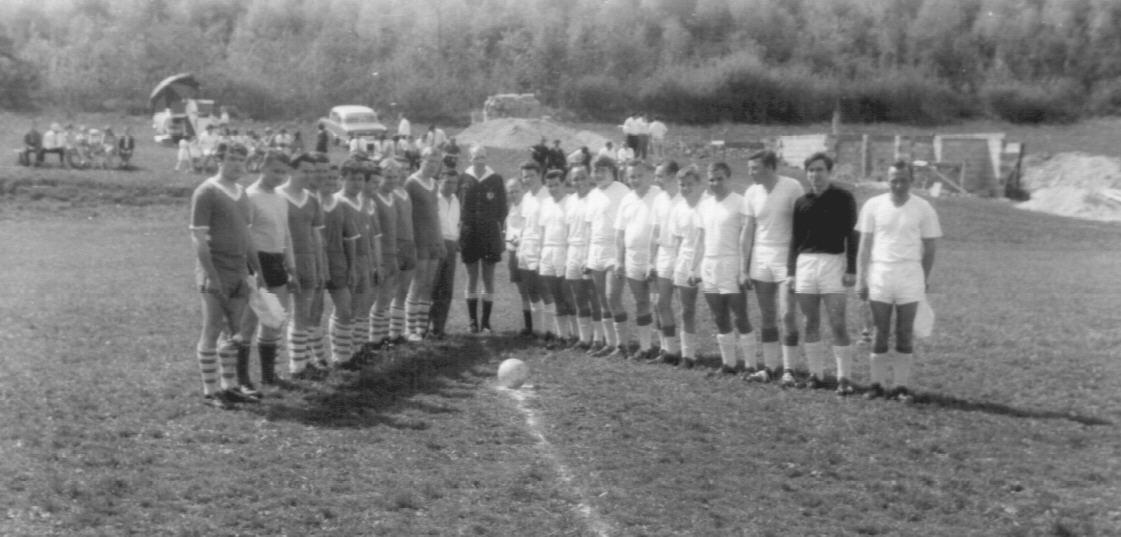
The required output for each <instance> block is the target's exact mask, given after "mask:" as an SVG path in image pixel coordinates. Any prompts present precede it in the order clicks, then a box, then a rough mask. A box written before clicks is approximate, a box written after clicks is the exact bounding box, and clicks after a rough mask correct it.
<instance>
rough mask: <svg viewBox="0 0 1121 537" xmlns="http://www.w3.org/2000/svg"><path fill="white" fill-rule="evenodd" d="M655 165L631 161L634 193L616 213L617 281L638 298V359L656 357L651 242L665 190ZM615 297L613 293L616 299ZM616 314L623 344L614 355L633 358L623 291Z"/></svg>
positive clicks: (616, 303)
mask: <svg viewBox="0 0 1121 537" xmlns="http://www.w3.org/2000/svg"><path fill="white" fill-rule="evenodd" d="M653 172H654V169H653V166H651V165H650V164H648V163H646V162H643V161H632V162H630V163H628V164H627V183H629V184H630V186H631V192H630V193H629V194H627V195H626V196H624V197H623V201H622V202H621V203H620V204H619V214H617V215H616V216H615V232H616V239H615V277H614V280H615V282H616V283H622V282H623V281H625V282H626V284H627V286H628V287H630V289H631V295H632V296H633V297H634V303H635V304H634V308H635V325H636V326H637V331H638V354H637V356H636V358H645V359H650V358H653V357H654V352H653V350H654V347H653V342H652V337H651V336H652V335H653V334H652V333H651V329H652V328H653V324H654V316H653V314H652V310H651V307H650V276H651V275H652V272H653V270H654V259H653V257H652V254H653V251H652V247H651V244H652V243H653V238H654V200H655V199H657V198H658V195H659V194H661V192H662V191H661V189H660V188H658V187H656V186H654V176H653ZM614 298H615V296H612V299H614ZM611 311H612V312H613V313H615V329H616V331H617V332H618V333H619V345H618V346H617V347H616V348H615V352H613V353H612V355H613V356H619V357H622V358H627V357H629V354H630V353H629V349H628V348H627V339H628V338H627V337H626V335H625V334H626V331H627V327H626V323H627V313H626V310H625V309H624V307H623V300H622V293H621V292H620V293H619V294H618V300H614V301H613V302H612V303H611Z"/></svg>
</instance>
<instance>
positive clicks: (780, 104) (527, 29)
mask: <svg viewBox="0 0 1121 537" xmlns="http://www.w3.org/2000/svg"><path fill="white" fill-rule="evenodd" d="M1119 57H1121V3H1119V2H1117V1H1116V0H891V1H887V2H871V1H867V0H829V1H827V2H821V1H817V0H562V1H558V0H45V1H44V0H14V1H11V2H4V3H0V107H3V108H9V109H23V108H28V107H34V106H51V107H62V108H65V109H70V110H96V109H130V110H134V111H142V110H143V109H144V107H145V106H146V104H147V95H148V92H149V91H150V90H151V88H152V87H153V85H154V84H155V83H156V82H158V81H159V80H161V79H162V78H164V77H166V76H168V75H170V74H173V73H177V72H182V71H188V72H192V73H195V74H196V76H197V77H198V78H199V79H200V80H201V81H202V82H203V84H204V89H205V92H206V94H207V96H209V97H212V98H215V99H217V100H219V101H220V102H222V103H228V104H234V105H236V106H237V107H238V108H239V109H241V110H243V111H246V112H247V113H248V114H250V115H251V116H253V117H257V118H279V117H314V116H316V115H321V114H322V113H324V111H325V110H326V109H327V108H328V107H330V106H332V105H334V104H340V103H363V104H369V105H372V106H374V107H375V108H377V109H379V110H382V111H386V110H389V109H391V108H395V109H399V110H402V111H405V112H406V113H407V114H408V115H409V116H410V117H415V118H417V119H420V120H441V121H455V122H463V121H465V119H466V117H467V115H468V111H470V110H472V109H478V108H479V107H481V105H482V102H483V101H484V100H485V98H486V96H487V95H490V94H493V93H500V92H533V93H536V94H537V95H538V97H539V98H540V99H541V100H542V101H543V102H544V103H546V104H547V105H549V106H552V107H555V108H557V109H562V110H565V111H567V112H570V113H573V114H576V115H579V116H582V117H587V118H598V119H604V120H612V121H614V120H618V119H620V118H621V117H623V116H624V115H625V114H627V113H629V112H632V111H636V110H641V111H644V112H646V113H649V114H653V115H658V116H661V117H663V118H665V119H667V120H670V121H676V122H685V123H707V122H714V121H745V122H793V123H804V122H816V121H823V120H828V119H829V118H830V117H831V116H832V114H833V111H834V110H840V111H841V113H842V115H843V117H844V118H845V120H846V121H864V122H872V121H896V122H907V123H933V122H942V121H952V120H955V119H958V118H965V117H975V116H984V115H991V116H997V117H1001V118H1005V119H1009V120H1012V121H1018V122H1053V121H1064V120H1070V119H1075V118H1077V117H1080V116H1084V115H1094V114H1111V113H1115V112H1118V111H1119V110H1121V61H1118V60H1117V58H1119Z"/></svg>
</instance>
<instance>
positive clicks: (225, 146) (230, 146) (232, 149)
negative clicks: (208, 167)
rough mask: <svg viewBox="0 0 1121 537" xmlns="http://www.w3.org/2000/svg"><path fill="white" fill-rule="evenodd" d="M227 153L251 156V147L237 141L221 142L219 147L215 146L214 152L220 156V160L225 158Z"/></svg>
mask: <svg viewBox="0 0 1121 537" xmlns="http://www.w3.org/2000/svg"><path fill="white" fill-rule="evenodd" d="M227 153H232V154H236V155H241V156H243V157H247V156H249V148H247V147H245V146H244V145H242V144H239V143H237V142H221V143H219V144H218V147H216V148H214V154H215V156H217V157H218V160H224V159H225V158H226V154H227Z"/></svg>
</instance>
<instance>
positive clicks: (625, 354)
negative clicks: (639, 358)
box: [606, 345, 631, 360]
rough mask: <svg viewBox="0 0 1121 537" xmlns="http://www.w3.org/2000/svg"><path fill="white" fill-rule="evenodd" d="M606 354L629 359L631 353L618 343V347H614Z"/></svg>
mask: <svg viewBox="0 0 1121 537" xmlns="http://www.w3.org/2000/svg"><path fill="white" fill-rule="evenodd" d="M606 356H607V357H608V358H621V359H623V360H629V359H630V357H631V353H630V351H628V350H627V347H626V346H624V345H619V346H618V347H615V350H613V351H611V352H610V353H608V354H607V355H606Z"/></svg>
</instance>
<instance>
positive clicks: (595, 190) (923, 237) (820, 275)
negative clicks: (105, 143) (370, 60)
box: [191, 145, 941, 408]
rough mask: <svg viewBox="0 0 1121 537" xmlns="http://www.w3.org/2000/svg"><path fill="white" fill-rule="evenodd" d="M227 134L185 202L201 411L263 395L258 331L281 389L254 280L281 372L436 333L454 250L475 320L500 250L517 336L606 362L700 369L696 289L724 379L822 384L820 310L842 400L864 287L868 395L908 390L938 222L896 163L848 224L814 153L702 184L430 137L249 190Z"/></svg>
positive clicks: (847, 211) (714, 171)
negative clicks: (636, 360)
mask: <svg viewBox="0 0 1121 537" xmlns="http://www.w3.org/2000/svg"><path fill="white" fill-rule="evenodd" d="M220 149H221V152H220V160H221V166H220V169H219V172H218V174H217V175H216V176H215V177H213V178H211V179H209V180H207V181H206V182H204V183H203V184H202V185H200V186H199V188H198V189H197V190H196V192H195V194H194V196H193V198H192V204H191V219H192V223H191V229H192V233H193V237H194V244H195V247H196V252H197V254H198V255H197V257H198V269H197V279H198V283H199V286H200V291H202V293H201V295H202V302H203V320H204V323H203V324H204V327H203V332H202V335H201V337H200V340H199V344H198V347H197V357H198V360H199V365H200V370H201V372H202V378H203V388H204V395H205V401H206V402H207V403H208V404H212V405H214V406H219V407H222V408H228V407H230V406H232V404H233V403H235V402H239V401H252V400H256V399H258V398H259V397H260V392H259V391H257V389H256V388H255V387H254V386H253V385H252V383H251V381H250V379H249V372H248V363H249V362H248V359H249V342H250V341H251V339H252V338H253V334H254V332H257V334H256V336H257V346H258V349H259V353H260V361H261V367H262V373H261V379H262V382H263V383H265V384H275V383H276V382H277V379H276V376H275V361H276V356H277V349H278V346H279V345H280V343H281V340H282V338H283V336H284V333H283V328H278V327H270V326H265V325H263V324H262V325H261V326H257V325H258V323H257V320H256V318H255V316H254V314H253V312H252V310H251V309H249V308H246V307H245V305H246V302H247V298H248V296H249V294H250V292H251V291H252V287H254V286H259V287H260V288H262V289H267V290H268V292H272V293H276V294H277V295H278V297H279V298H280V299H281V301H282V302H283V303H285V304H290V305H289V308H290V312H291V322H289V323H288V327H287V339H288V351H289V353H288V354H289V357H290V361H289V366H288V369H289V372H290V373H291V374H292V375H293V376H294V377H296V378H299V377H315V376H317V375H319V374H321V373H322V372H323V371H324V368H325V367H326V365H327V363H328V361H330V362H333V363H335V364H337V365H339V366H340V367H353V366H355V365H357V364H356V363H355V359H354V358H353V356H354V349H356V348H362V347H363V346H364V345H365V346H367V347H381V346H384V345H386V344H390V343H394V342H401V341H418V340H420V339H423V338H425V337H427V336H434V337H441V336H442V334H443V327H444V325H445V324H446V321H447V315H448V311H449V309H450V302H451V282H452V281H453V280H454V270H455V265H456V263H457V262H456V259H455V258H456V253H457V252H458V253H460V255H461V257H462V260H463V262H464V264H465V265H466V267H467V272H468V285H467V291H466V295H467V306H468V313H469V315H470V322H471V324H470V326H471V328H470V329H471V331H472V332H484V333H489V332H490V330H491V327H490V313H491V311H492V308H493V302H492V297H493V296H494V268H495V265H496V264H497V262H498V261H499V260H500V259H501V257H502V255H503V253H505V252H506V251H507V250H508V251H509V255H508V258H509V262H510V273H511V276H512V278H511V279H512V280H513V281H514V282H515V283H516V284H517V286H518V290H519V294H520V295H521V299H522V306H523V318H524V323H525V328H524V329H523V334H526V335H537V336H538V337H540V338H541V340H542V341H543V342H544V344H545V345H546V346H549V347H553V346H556V345H558V344H561V343H562V342H563V343H564V344H567V345H569V346H572V347H579V348H581V349H585V350H586V351H587V352H589V353H591V354H596V355H601V356H622V357H631V356H634V357H641V358H646V359H650V360H662V361H666V362H671V363H680V364H682V365H684V366H686V367H690V366H692V365H693V364H694V363H695V361H696V352H695V334H696V322H695V302H696V297H697V294H698V293H703V294H704V296H705V299H706V302H707V303H708V304H709V306H710V308H711V309H712V313H713V317H714V320H715V323H716V325H717V331H718V335H717V341H718V345H719V348H720V354H721V357H722V360H723V364H724V365H723V370H724V371H725V372H727V373H739V372H741V371H744V372H746V373H747V374H748V378H750V379H754V380H760V381H770V380H771V379H772V378H779V376H780V375H781V382H782V383H783V385H809V386H822V385H823V382H824V381H825V378H826V377H825V362H826V359H825V348H824V345H823V343H822V341H821V333H820V332H821V330H820V314H819V312H820V310H821V305H822V304H824V305H825V309H826V311H827V313H828V317H829V320H830V326H831V327H832V329H833V330H832V332H833V353H834V355H835V357H836V362H837V386H838V387H837V390H838V393H840V394H843V395H844V394H849V393H852V391H853V388H852V382H851V380H850V376H851V373H850V370H851V359H852V358H851V344H850V342H849V337H848V333H847V324H846V321H845V317H844V308H845V303H846V288H849V287H852V286H854V285H855V284H857V283H858V282H859V286H858V290H859V293H860V294H861V296H862V298H866V299H870V305H871V311H872V315H873V319H874V322H875V324H876V328H877V330H876V337H875V342H874V345H873V353H872V357H871V361H872V362H871V364H872V379H871V380H872V385H871V389H870V391H869V393H868V394H867V395H868V396H873V397H874V396H884V395H887V396H890V397H895V398H899V399H902V400H910V398H911V395H910V392H909V391H908V388H907V386H908V385H909V376H910V369H911V364H912V362H913V350H912V349H913V343H912V336H911V331H910V322H911V320H913V318H914V314H915V311H916V309H917V308H916V306H917V303H918V302H919V300H920V299H921V298H922V296H923V293H924V289H925V281H926V278H927V276H928V275H929V272H930V268H931V266H932V264H933V256H934V239H935V238H936V237H938V236H939V235H940V234H941V232H940V229H939V225H938V220H937V215H936V214H935V213H934V211H933V209H932V208H931V207H930V205H929V204H928V203H926V202H925V201H924V200H922V199H920V198H916V197H913V196H911V195H910V194H909V186H910V170H909V167H908V166H907V165H906V164H905V163H897V165H896V166H895V167H893V169H892V170H893V171H892V175H891V192H890V193H889V194H884V195H882V196H878V197H876V198H873V199H871V200H869V201H868V202H867V203H866V204H865V206H864V208H863V209H862V210H861V213H860V215H859V219H858V216H857V212H856V203H855V200H854V199H853V197H852V195H851V194H850V193H849V192H848V191H846V190H843V189H841V188H837V187H835V186H833V185H832V183H831V181H830V172H831V171H832V161H831V160H830V158H829V157H828V156H827V155H824V154H818V155H814V156H813V157H811V158H810V159H809V160H807V162H806V170H807V177H808V182H809V184H810V186H811V192H810V193H808V194H805V193H804V192H803V189H802V187H801V184H800V183H798V181H796V180H794V179H791V178H788V177H781V176H779V175H777V173H776V168H777V159H776V157H775V155H774V153H772V152H766V151H765V152H761V153H759V154H757V155H754V156H752V158H751V159H750V160H749V164H748V173H749V175H750V176H751V180H752V185H751V186H750V187H749V188H748V189H747V191H746V192H745V193H744V194H743V195H740V194H738V193H736V192H734V191H733V189H732V188H731V185H730V184H729V181H730V175H731V170H730V169H729V167H728V166H727V165H726V164H724V163H714V164H713V165H711V166H709V167H708V169H707V183H708V188H707V189H706V188H704V185H703V180H702V178H701V171H700V170H698V169H696V168H694V167H689V168H686V169H683V170H679V169H678V167H677V165H676V164H675V163H673V162H672V161H667V162H664V163H662V164H660V165H658V166H652V165H650V164H647V163H646V162H643V161H632V162H628V163H626V164H625V165H624V166H623V167H622V168H621V169H620V168H619V167H618V166H617V164H616V163H615V161H613V160H611V159H609V158H601V159H599V160H597V161H596V162H595V163H594V165H593V166H592V170H588V169H587V168H586V167H584V166H572V167H570V169H569V170H568V171H567V172H566V171H564V170H548V171H547V172H546V171H544V170H542V169H541V167H540V165H539V164H537V163H535V162H527V163H526V164H524V165H522V166H521V169H520V178H518V179H511V180H510V181H509V182H506V181H504V179H503V178H502V177H501V176H500V175H499V174H497V173H496V172H495V171H494V170H493V169H491V168H490V167H489V166H487V165H486V151H485V149H484V148H482V147H475V148H472V150H471V152H470V164H469V166H468V167H467V169H466V170H465V171H464V172H463V173H462V174H461V173H459V172H457V171H456V170H454V169H443V167H442V165H441V156H440V155H439V152H438V151H435V150H426V151H425V153H424V154H423V155H422V160H421V166H420V168H419V169H418V170H417V171H416V172H415V173H413V174H412V175H409V176H408V177H407V178H405V177H404V175H405V171H404V169H403V168H402V165H401V164H400V163H399V162H397V161H395V160H392V159H387V160H383V161H382V162H380V163H373V162H367V161H361V160H358V159H355V158H351V159H350V160H348V161H346V162H344V163H343V164H342V165H341V166H340V167H338V171H337V172H336V171H334V170H332V169H331V167H330V165H329V163H328V162H327V159H326V157H325V156H323V155H310V154H303V155H299V156H297V157H295V158H293V159H291V160H289V159H288V157H287V156H286V155H284V154H283V153H279V152H278V153H270V154H269V155H268V156H267V158H266V162H265V165H264V169H263V171H262V173H261V176H260V178H259V179H258V180H257V181H256V182H255V183H253V185H251V186H250V187H248V188H247V189H242V188H241V187H240V186H239V185H238V184H237V182H236V181H237V180H238V179H239V178H240V177H241V174H242V165H243V163H244V158H245V151H244V148H242V147H240V146H237V145H231V146H223V147H222V148H220ZM620 179H622V180H623V182H621V181H620ZM340 181H341V187H340V184H339V183H340ZM624 182H625V183H626V184H627V185H629V186H630V188H628V187H627V186H625V184H624ZM655 183H656V184H655ZM243 190H244V191H243ZM857 230H859V231H860V233H857V232H856V231H857ZM858 237H859V238H858ZM858 245H859V247H858ZM858 253H859V256H858V255H857V254H858ZM250 274H254V275H255V278H256V282H255V283H254V282H253V281H252V280H251V279H250V278H249V275H250ZM480 276H481V278H480ZM480 279H481V281H482V284H483V285H482V290H481V291H480V290H479V283H480ZM626 288H629V289H630V291H631V293H632V295H633V296H634V301H635V307H636V311H635V330H636V335H637V340H638V342H637V347H636V346H635V345H633V344H632V343H631V338H630V328H629V318H628V315H627V312H626V310H625V309H624V307H623V301H622V296H623V293H624V290H625V289H626ZM751 289H754V291H755V293H756V295H757V297H758V303H759V307H760V312H761V321H762V322H761V324H762V326H761V330H760V332H761V333H760V336H761V338H758V339H761V341H762V349H761V350H762V353H761V356H757V352H756V351H757V349H756V347H757V343H756V340H757V338H756V334H754V333H753V329H752V326H751V324H750V322H749V321H748V319H747V315H746V309H747V300H746V298H747V296H746V292H747V290H751ZM325 293H329V295H330V297H331V302H332V303H333V306H334V307H333V311H332V313H331V315H330V321H329V323H328V324H329V328H328V331H327V332H328V334H324V333H323V331H322V330H321V329H320V328H319V327H320V326H321V322H320V321H321V319H322V317H323V315H324V303H325V300H324V294H325ZM675 296H676V297H677V299H678V300H677V302H678V304H679V305H680V309H681V320H682V324H683V327H682V328H683V330H682V331H681V332H680V334H678V331H677V328H676V322H675V317H676V315H675V313H674V306H673V304H674V297H675ZM795 303H797V304H798V305H799V306H800V307H795ZM480 304H481V305H482V312H481V313H482V315H481V316H480V315H479V313H480V312H479V311H478V309H479V305H480ZM796 310H801V312H802V314H803V316H804V320H805V338H804V352H805V355H806V362H807V365H808V370H809V371H808V378H807V380H806V382H802V381H801V377H803V376H804V375H801V374H798V375H796V372H795V368H796V366H795V361H796V360H795V356H796V353H797V351H798V342H799V335H798V329H797V322H796V320H795V312H796ZM893 314H894V315H895V316H896V319H897V323H896V330H895V332H896V334H895V336H896V337H895V340H896V355H895V356H894V357H891V356H889V354H888V338H889V332H890V330H889V326H890V322H891V318H892V316H893ZM780 317H781V321H782V325H783V326H782V328H783V330H782V333H781V336H782V337H781V338H780V331H779V320H780ZM655 329H656V330H657V333H658V334H659V339H660V343H661V344H660V345H659V346H657V347H655V345H654V343H653V333H654V331H655ZM325 336H328V337H325ZM328 338H329V343H330V345H329V347H330V350H329V351H328V350H327V347H328V344H327V343H328V342H327V341H325V339H328ZM780 339H781V343H780ZM892 366H894V367H892ZM889 369H894V376H892V375H891V373H892V372H891V371H889Z"/></svg>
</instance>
